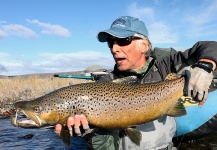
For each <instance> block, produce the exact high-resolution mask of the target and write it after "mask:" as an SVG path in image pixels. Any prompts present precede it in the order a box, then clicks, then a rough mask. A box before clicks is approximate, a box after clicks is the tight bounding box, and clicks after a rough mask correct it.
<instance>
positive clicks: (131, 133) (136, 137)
mask: <svg viewBox="0 0 217 150" xmlns="http://www.w3.org/2000/svg"><path fill="white" fill-rule="evenodd" d="M126 134H127V136H128V137H129V138H130V140H131V141H132V142H133V143H135V144H136V145H140V141H141V140H142V134H141V132H140V131H139V130H137V129H136V128H127V129H126Z"/></svg>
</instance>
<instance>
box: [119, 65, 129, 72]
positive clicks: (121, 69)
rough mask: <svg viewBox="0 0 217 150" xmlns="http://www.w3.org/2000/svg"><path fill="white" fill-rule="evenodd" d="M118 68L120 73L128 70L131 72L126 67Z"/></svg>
mask: <svg viewBox="0 0 217 150" xmlns="http://www.w3.org/2000/svg"><path fill="white" fill-rule="evenodd" d="M117 68H118V70H120V71H126V70H129V68H128V67H126V66H117Z"/></svg>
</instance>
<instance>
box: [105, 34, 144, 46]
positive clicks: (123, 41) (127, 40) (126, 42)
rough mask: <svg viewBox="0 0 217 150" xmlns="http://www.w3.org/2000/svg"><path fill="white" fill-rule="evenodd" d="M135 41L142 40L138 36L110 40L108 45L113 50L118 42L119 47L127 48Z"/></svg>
mask: <svg viewBox="0 0 217 150" xmlns="http://www.w3.org/2000/svg"><path fill="white" fill-rule="evenodd" d="M134 39H142V38H141V37H136V36H130V37H127V38H108V39H107V43H108V47H109V48H112V47H113V45H114V43H115V42H116V43H117V44H118V45H119V46H127V45H129V44H130V43H131V42H132V40H134Z"/></svg>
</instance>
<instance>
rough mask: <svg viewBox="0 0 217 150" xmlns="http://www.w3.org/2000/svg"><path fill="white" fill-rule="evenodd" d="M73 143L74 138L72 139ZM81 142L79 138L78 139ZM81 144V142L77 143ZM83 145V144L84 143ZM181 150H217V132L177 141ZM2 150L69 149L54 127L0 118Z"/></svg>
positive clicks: (0, 144) (0, 145) (0, 146)
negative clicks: (26, 126)
mask: <svg viewBox="0 0 217 150" xmlns="http://www.w3.org/2000/svg"><path fill="white" fill-rule="evenodd" d="M71 142H72V145H73V139H71ZM76 142H79V140H76ZM76 144H79V143H76ZM82 146H83V145H82ZM176 146H177V148H179V150H217V134H216V133H215V134H212V135H210V136H208V137H205V138H202V139H199V140H197V141H190V142H187V143H176ZM0 149H1V150H15V149H17V150H69V149H76V148H73V147H72V148H70V147H67V146H66V145H65V144H64V143H63V142H62V140H61V139H60V138H58V136H57V135H56V134H55V133H54V129H53V128H40V129H23V128H18V127H14V126H13V125H11V123H10V119H0Z"/></svg>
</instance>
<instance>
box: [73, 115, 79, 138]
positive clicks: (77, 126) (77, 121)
mask: <svg viewBox="0 0 217 150" xmlns="http://www.w3.org/2000/svg"><path fill="white" fill-rule="evenodd" d="M74 121H75V124H74V129H75V133H76V134H77V136H81V130H80V128H79V127H80V125H81V115H75V117H74Z"/></svg>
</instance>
